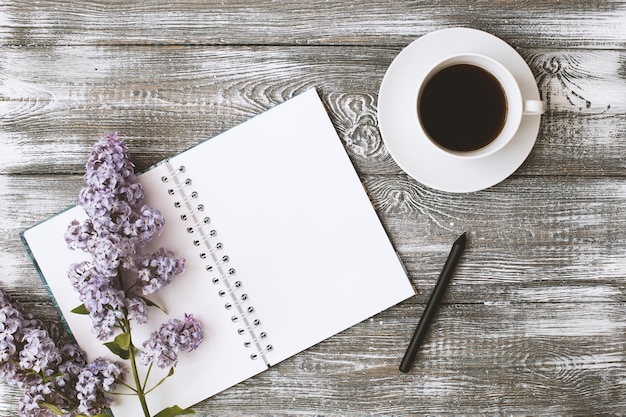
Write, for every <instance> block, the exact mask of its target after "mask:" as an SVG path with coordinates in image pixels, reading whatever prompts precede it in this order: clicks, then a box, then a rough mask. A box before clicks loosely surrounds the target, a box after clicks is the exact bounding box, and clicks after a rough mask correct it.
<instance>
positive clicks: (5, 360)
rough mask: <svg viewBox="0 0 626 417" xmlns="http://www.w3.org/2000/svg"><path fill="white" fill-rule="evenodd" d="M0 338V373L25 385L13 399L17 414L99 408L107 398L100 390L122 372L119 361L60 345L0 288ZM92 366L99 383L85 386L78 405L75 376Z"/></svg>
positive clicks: (40, 416) (48, 416) (28, 416)
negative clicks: (84, 398)
mask: <svg viewBox="0 0 626 417" xmlns="http://www.w3.org/2000/svg"><path fill="white" fill-rule="evenodd" d="M0 329H2V330H1V332H0V338H2V342H0V345H1V346H2V355H1V360H0V377H2V378H3V379H4V380H5V381H6V382H7V383H8V384H9V385H11V386H14V387H18V388H20V389H22V390H23V391H24V393H23V396H22V398H21V399H20V401H19V404H18V412H19V415H20V416H22V417H52V416H54V415H56V414H55V412H54V411H53V410H51V409H49V408H48V405H49V406H53V407H55V409H57V410H59V411H60V412H62V413H63V415H67V416H68V417H75V416H77V415H78V414H79V413H81V414H83V415H94V414H99V413H102V412H103V410H104V409H105V408H106V407H108V406H109V405H110V403H111V401H110V400H109V398H107V397H106V396H105V393H106V392H109V391H111V390H112V389H113V387H114V384H115V381H116V380H117V378H121V377H122V375H123V370H122V368H121V365H120V364H118V363H114V362H111V361H108V360H104V359H97V360H96V361H94V362H92V363H90V364H88V363H87V361H86V360H85V355H84V353H83V351H82V350H81V349H80V348H79V347H78V346H77V345H75V344H68V345H65V346H63V347H61V348H60V349H59V348H58V347H57V346H56V344H55V342H54V340H53V339H52V338H51V337H50V336H49V334H48V332H47V331H46V330H45V328H44V326H43V324H42V323H41V322H40V321H38V320H35V319H33V318H32V316H31V315H30V314H26V313H24V311H23V309H22V307H21V306H20V305H19V304H17V303H15V302H13V301H12V300H11V298H10V297H9V296H8V295H7V294H6V293H5V292H4V291H3V290H1V289H0ZM93 369H97V370H98V372H97V375H99V378H100V379H99V380H100V381H101V382H100V383H99V384H96V385H95V386H94V388H93V389H92V390H91V391H90V392H91V393H92V395H91V396H90V397H89V398H90V402H89V404H88V406H85V407H84V408H82V409H81V410H82V411H84V412H82V411H78V410H77V407H78V406H79V402H78V400H75V399H76V398H77V392H79V388H80V389H82V387H83V386H82V385H80V384H79V383H80V382H81V379H80V376H81V375H83V374H85V373H86V372H87V371H92V370H93Z"/></svg>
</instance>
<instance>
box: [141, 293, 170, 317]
mask: <svg viewBox="0 0 626 417" xmlns="http://www.w3.org/2000/svg"><path fill="white" fill-rule="evenodd" d="M138 297H139V298H141V299H142V300H143V302H144V303H146V305H147V306H148V307H156V308H158V309H159V310H161V311H162V312H163V313H165V314H167V310H165V309H164V308H163V307H161V306H160V305H158V304H157V303H155V302H154V301H151V300H148V299H147V298H146V297H142V296H138Z"/></svg>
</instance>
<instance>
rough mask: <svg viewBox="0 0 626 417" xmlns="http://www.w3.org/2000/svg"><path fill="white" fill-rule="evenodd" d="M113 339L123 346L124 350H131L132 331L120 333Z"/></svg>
mask: <svg viewBox="0 0 626 417" xmlns="http://www.w3.org/2000/svg"><path fill="white" fill-rule="evenodd" d="M113 341H114V342H115V343H116V344H117V345H118V346H119V347H120V348H121V349H124V350H129V349H130V333H129V332H124V333H120V334H118V335H117V336H115V339H113Z"/></svg>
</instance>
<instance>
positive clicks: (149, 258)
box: [136, 248, 185, 295]
mask: <svg viewBox="0 0 626 417" xmlns="http://www.w3.org/2000/svg"><path fill="white" fill-rule="evenodd" d="M136 265H137V277H138V279H139V285H140V286H141V291H142V293H143V294H144V295H148V294H153V293H155V292H157V291H159V290H160V289H161V288H163V287H164V286H166V285H167V284H169V283H170V281H171V280H172V278H173V277H174V276H176V275H178V274H181V273H182V272H183V271H184V270H185V260H184V259H177V258H175V257H174V254H173V253H172V252H170V251H168V250H167V249H165V248H160V249H159V250H157V251H156V252H155V253H153V254H152V255H144V256H140V257H139V258H137V261H136Z"/></svg>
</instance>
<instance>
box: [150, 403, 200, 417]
mask: <svg viewBox="0 0 626 417" xmlns="http://www.w3.org/2000/svg"><path fill="white" fill-rule="evenodd" d="M188 414H195V412H194V411H193V410H192V409H191V408H186V409H184V410H183V409H182V408H180V407H179V406H177V405H175V406H173V407H168V408H165V409H163V410H161V411H159V412H158V413H156V414H155V416H154V417H175V416H184V415H188Z"/></svg>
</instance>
